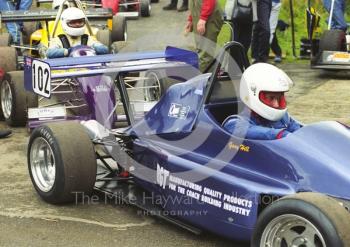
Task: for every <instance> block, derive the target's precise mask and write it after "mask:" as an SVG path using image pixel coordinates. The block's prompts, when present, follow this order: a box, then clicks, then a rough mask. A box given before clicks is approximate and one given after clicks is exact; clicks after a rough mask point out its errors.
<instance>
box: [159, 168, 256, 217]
mask: <svg viewBox="0 0 350 247" xmlns="http://www.w3.org/2000/svg"><path fill="white" fill-rule="evenodd" d="M157 184H158V185H159V186H160V187H161V188H162V189H169V190H171V191H174V192H175V193H178V194H180V195H186V196H188V197H190V198H193V199H195V200H197V201H199V202H201V203H205V204H209V205H211V206H214V207H216V208H220V209H222V210H225V211H229V212H231V213H234V214H238V215H242V216H246V217H248V216H249V215H250V211H251V208H252V206H253V201H251V200H248V199H245V198H240V197H238V196H233V195H228V194H225V193H223V192H221V191H218V190H215V189H212V188H209V187H205V186H202V185H200V184H197V183H193V182H191V181H188V180H185V179H182V178H180V177H177V176H175V175H172V174H171V173H170V171H168V170H166V169H165V168H164V167H162V166H160V165H159V164H157Z"/></svg>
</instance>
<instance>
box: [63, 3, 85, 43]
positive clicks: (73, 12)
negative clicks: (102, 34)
mask: <svg viewBox="0 0 350 247" xmlns="http://www.w3.org/2000/svg"><path fill="white" fill-rule="evenodd" d="M85 21H86V17H85V14H84V12H83V11H82V10H81V9H78V8H75V7H70V8H68V9H65V10H64V11H63V12H62V15H61V25H62V29H63V31H64V32H65V33H66V34H67V35H69V36H72V37H79V36H81V35H83V34H84V33H85V26H86V24H85Z"/></svg>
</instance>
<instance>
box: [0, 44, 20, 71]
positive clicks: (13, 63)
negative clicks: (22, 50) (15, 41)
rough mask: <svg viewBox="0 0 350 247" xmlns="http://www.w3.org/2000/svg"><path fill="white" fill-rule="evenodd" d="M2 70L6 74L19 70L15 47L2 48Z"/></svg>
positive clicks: (0, 49)
mask: <svg viewBox="0 0 350 247" xmlns="http://www.w3.org/2000/svg"><path fill="white" fill-rule="evenodd" d="M0 68H1V69H3V70H4V71H5V72H8V71H14V70H16V69H17V51H16V48H13V47H0Z"/></svg>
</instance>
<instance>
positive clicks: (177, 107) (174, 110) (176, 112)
mask: <svg viewBox="0 0 350 247" xmlns="http://www.w3.org/2000/svg"><path fill="white" fill-rule="evenodd" d="M189 111H190V107H189V106H183V105H181V104H177V103H171V106H170V109H169V113H168V116H169V117H172V118H178V119H186V118H187V114H188V112H189Z"/></svg>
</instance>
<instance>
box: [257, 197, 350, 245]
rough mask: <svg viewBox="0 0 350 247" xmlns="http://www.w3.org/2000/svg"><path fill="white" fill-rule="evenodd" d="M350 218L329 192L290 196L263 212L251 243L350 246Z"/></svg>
mask: <svg viewBox="0 0 350 247" xmlns="http://www.w3.org/2000/svg"><path fill="white" fill-rule="evenodd" d="M349 221H350V214H349V212H348V211H347V210H346V209H345V208H344V207H342V206H341V205H340V204H339V202H338V201H336V200H335V199H332V198H330V197H328V196H325V195H321V194H317V193H300V194H296V195H292V196H287V197H284V198H282V199H280V200H278V201H276V202H274V203H272V204H271V205H270V206H268V207H267V208H266V209H264V211H263V212H262V213H261V214H260V216H259V219H258V221H257V224H256V227H255V230H254V233H253V238H252V243H251V246H254V247H265V246H273V247H283V246H286V247H287V246H288V247H289V246H299V247H308V246H317V247H326V246H348V245H347V244H348V243H350V236H349V234H348V233H349V231H350V225H349V224H348V222H349Z"/></svg>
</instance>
